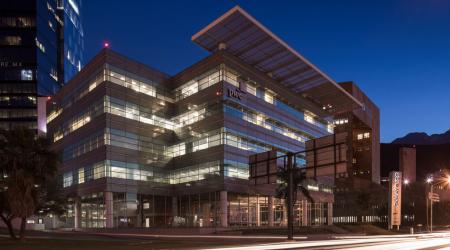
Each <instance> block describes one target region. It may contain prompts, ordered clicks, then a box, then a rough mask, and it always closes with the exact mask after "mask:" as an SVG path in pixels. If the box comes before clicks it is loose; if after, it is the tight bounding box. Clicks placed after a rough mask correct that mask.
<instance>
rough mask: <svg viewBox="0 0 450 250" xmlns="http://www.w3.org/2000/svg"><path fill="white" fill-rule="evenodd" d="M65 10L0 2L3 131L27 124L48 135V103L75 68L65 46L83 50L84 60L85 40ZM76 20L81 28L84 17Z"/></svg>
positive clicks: (51, 1) (16, 0) (49, 3)
mask: <svg viewBox="0 0 450 250" xmlns="http://www.w3.org/2000/svg"><path fill="white" fill-rule="evenodd" d="M61 1H62V0H61ZM69 2H76V0H71V1H69ZM67 5H68V4H67ZM60 9H61V6H60V3H59V1H57V0H46V1H36V0H5V1H1V2H0V128H1V129H11V128H13V127H17V126H22V127H27V128H31V129H37V130H38V131H39V132H46V122H45V119H46V118H45V117H46V111H45V107H46V104H45V103H46V100H47V98H48V97H49V96H52V95H53V94H55V93H56V92H57V91H58V90H59V89H60V88H61V86H62V85H63V84H64V82H65V79H64V76H63V70H64V68H65V67H66V68H67V69H68V68H69V65H66V66H64V64H66V63H65V61H67V60H65V59H64V57H63V56H62V55H63V54H62V51H61V48H64V47H66V48H71V50H74V51H77V52H76V54H78V55H79V56H78V58H81V54H82V36H78V39H74V37H73V34H76V32H71V31H70V30H71V29H72V28H71V27H72V26H71V25H67V26H65V25H64V18H63V17H62V16H60V15H59V12H60ZM76 20H77V23H78V26H77V27H81V25H80V18H78V19H76ZM65 28H67V29H68V30H67V32H66V33H65V34H66V36H67V38H66V39H63V38H62V36H63V35H62V34H63V32H64V31H65ZM80 30H81V28H80ZM70 34H72V37H69V35H70ZM81 34H82V33H81ZM65 42H67V44H66V43H65ZM72 43H75V44H72ZM80 60H81V59H80ZM78 62H80V61H78ZM77 65H79V66H80V67H81V63H78V64H77ZM80 67H78V68H77V71H76V72H78V71H79V70H80ZM67 72H72V73H71V74H72V75H74V74H75V73H76V72H75V71H73V70H72V71H70V70H69V69H68V70H67Z"/></svg>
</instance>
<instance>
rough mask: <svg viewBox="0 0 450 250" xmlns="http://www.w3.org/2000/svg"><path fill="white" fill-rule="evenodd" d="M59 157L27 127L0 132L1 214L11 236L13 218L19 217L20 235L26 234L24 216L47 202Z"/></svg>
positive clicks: (13, 236)
mask: <svg viewBox="0 0 450 250" xmlns="http://www.w3.org/2000/svg"><path fill="white" fill-rule="evenodd" d="M57 163H58V156H57V154H56V153H54V152H52V151H51V150H50V142H49V141H48V140H47V139H46V138H45V137H39V136H37V135H36V132H35V131H33V130H29V129H26V128H15V129H12V130H9V131H5V130H2V131H0V172H1V173H2V176H0V178H1V179H0V187H1V192H0V217H1V219H2V220H3V222H4V223H5V224H6V225H7V227H8V230H9V233H10V236H11V238H14V239H16V238H17V236H16V235H15V233H14V230H13V227H12V221H13V220H14V219H16V218H18V219H20V220H21V224H20V232H19V238H20V239H21V240H22V239H23V238H24V236H25V227H26V219H27V217H29V216H31V215H33V214H35V213H36V211H37V210H40V209H42V207H43V206H47V205H50V204H49V203H47V201H48V199H47V197H49V196H48V194H50V193H49V192H48V188H49V187H50V186H49V183H52V181H54V178H55V176H56V170H57Z"/></svg>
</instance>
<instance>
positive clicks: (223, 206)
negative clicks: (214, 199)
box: [220, 191, 228, 227]
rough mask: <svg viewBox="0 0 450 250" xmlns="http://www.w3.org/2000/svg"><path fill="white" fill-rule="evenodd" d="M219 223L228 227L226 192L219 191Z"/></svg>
mask: <svg viewBox="0 0 450 250" xmlns="http://www.w3.org/2000/svg"><path fill="white" fill-rule="evenodd" d="M220 225H221V226H222V227H228V193H227V191H220Z"/></svg>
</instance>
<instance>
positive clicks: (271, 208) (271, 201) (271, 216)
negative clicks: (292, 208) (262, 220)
mask: <svg viewBox="0 0 450 250" xmlns="http://www.w3.org/2000/svg"><path fill="white" fill-rule="evenodd" d="M267 205H268V210H269V218H268V220H269V227H273V221H274V217H275V216H274V206H275V204H274V199H273V196H269V199H268V204H267Z"/></svg>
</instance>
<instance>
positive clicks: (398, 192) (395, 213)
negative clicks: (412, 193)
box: [389, 171, 402, 229]
mask: <svg viewBox="0 0 450 250" xmlns="http://www.w3.org/2000/svg"><path fill="white" fill-rule="evenodd" d="M401 214H402V172H397V171H392V172H390V173H389V229H392V228H393V227H394V226H397V229H398V228H399V227H400V224H401Z"/></svg>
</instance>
